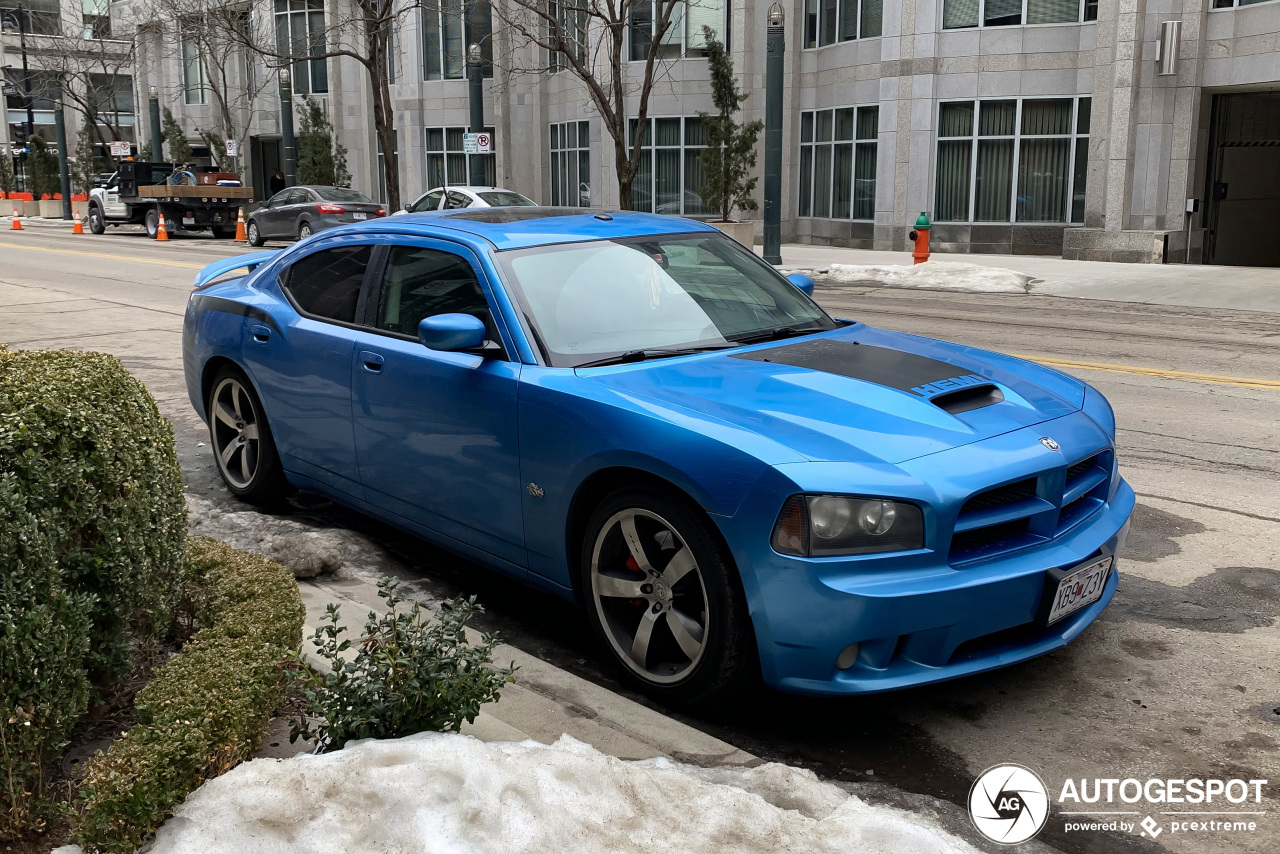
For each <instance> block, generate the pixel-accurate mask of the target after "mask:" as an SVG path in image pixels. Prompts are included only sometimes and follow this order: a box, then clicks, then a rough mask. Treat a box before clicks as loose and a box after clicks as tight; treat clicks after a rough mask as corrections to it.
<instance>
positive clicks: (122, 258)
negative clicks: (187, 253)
mask: <svg viewBox="0 0 1280 854" xmlns="http://www.w3.org/2000/svg"><path fill="white" fill-rule="evenodd" d="M0 247H4V248H5V249H26V250H28V251H31V252H56V253H58V254H59V255H83V256H85V257H87V258H111V259H113V260H116V261H136V262H137V263H139V264H159V265H161V266H163V267H190V268H191V269H192V270H203V269H204V268H205V267H207V266H209V265H208V264H189V263H187V262H185V261H162V260H160V259H158V258H139V257H138V256H137V255H112V254H111V253H109V252H81V251H80V250H78V249H50V248H49V247H47V246H23V245H22V244H21V243H0ZM209 263H210V264H211V263H213V262H212V261H210V262H209Z"/></svg>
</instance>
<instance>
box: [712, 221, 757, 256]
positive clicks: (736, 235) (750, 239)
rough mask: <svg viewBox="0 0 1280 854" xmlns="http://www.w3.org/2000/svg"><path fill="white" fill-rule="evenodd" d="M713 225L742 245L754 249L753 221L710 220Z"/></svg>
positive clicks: (754, 229)
mask: <svg viewBox="0 0 1280 854" xmlns="http://www.w3.org/2000/svg"><path fill="white" fill-rule="evenodd" d="M708 225H713V226H715V227H716V228H718V229H720V230H721V231H723V232H724V233H725V234H727V235H729V236H730V237H732V238H733V239H734V240H736V241H738V242H739V243H741V244H742V245H743V246H745V247H747V248H748V249H752V250H753V251H754V246H755V233H756V224H755V223H754V222H711V223H708Z"/></svg>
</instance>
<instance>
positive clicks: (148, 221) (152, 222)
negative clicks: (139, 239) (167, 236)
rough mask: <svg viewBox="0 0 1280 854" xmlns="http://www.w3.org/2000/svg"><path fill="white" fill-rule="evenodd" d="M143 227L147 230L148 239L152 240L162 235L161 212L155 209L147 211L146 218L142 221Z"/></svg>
mask: <svg viewBox="0 0 1280 854" xmlns="http://www.w3.org/2000/svg"><path fill="white" fill-rule="evenodd" d="M142 224H143V226H145V227H146V229H147V237H150V238H151V239H152V240H154V239H155V237H156V235H157V234H159V233H160V212H159V211H158V210H156V209H155V208H152V209H151V210H149V211H147V215H146V217H145V218H144V219H143V220H142Z"/></svg>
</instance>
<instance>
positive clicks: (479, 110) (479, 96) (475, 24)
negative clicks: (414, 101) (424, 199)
mask: <svg viewBox="0 0 1280 854" xmlns="http://www.w3.org/2000/svg"><path fill="white" fill-rule="evenodd" d="M479 8H480V3H479V2H478V0H472V3H471V8H470V9H469V10H468V13H469V14H468V16H469V18H470V21H469V22H468V24H469V26H470V28H471V32H472V33H473V34H474V33H478V32H479V31H480V26H479V20H478V19H479V17H480V14H479V12H478V11H476V10H477V9H479ZM467 83H468V88H469V90H470V95H471V132H472V133H484V54H483V53H481V51H480V45H478V44H472V45H471V47H470V48H468V49H467ZM467 166H468V169H467V171H468V172H469V173H470V174H469V175H468V176H467V182H468V183H469V184H471V186H473V187H483V186H484V185H485V176H484V156H483V155H480V154H471V155H468V157H467Z"/></svg>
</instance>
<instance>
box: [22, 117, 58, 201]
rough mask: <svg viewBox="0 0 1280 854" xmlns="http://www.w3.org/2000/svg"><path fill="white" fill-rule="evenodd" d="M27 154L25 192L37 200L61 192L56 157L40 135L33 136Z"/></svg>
mask: <svg viewBox="0 0 1280 854" xmlns="http://www.w3.org/2000/svg"><path fill="white" fill-rule="evenodd" d="M29 148H30V150H29V151H28V152H27V190H28V191H29V192H30V193H32V196H33V198H35V199H37V200H38V199H39V198H40V197H41V196H43V195H45V194H46V193H47V194H49V195H53V194H54V193H57V192H59V191H60V190H61V183H62V181H61V179H60V178H59V177H58V155H56V154H54V153H53V152H52V151H50V150H49V143H47V142H45V141H44V137H42V136H41V135H40V134H38V133H37V134H34V135H32V137H31V142H30V144H29Z"/></svg>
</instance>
